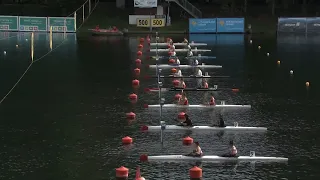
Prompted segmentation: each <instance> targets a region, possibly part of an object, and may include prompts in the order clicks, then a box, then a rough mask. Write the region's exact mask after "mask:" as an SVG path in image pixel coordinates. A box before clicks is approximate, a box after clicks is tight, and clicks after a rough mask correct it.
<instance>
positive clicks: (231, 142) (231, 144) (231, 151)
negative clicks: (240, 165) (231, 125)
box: [222, 141, 238, 157]
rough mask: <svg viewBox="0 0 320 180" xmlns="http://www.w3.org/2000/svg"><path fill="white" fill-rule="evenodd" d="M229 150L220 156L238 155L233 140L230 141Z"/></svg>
mask: <svg viewBox="0 0 320 180" xmlns="http://www.w3.org/2000/svg"><path fill="white" fill-rule="evenodd" d="M229 145H230V152H229V153H227V154H224V155H222V157H238V155H237V154H238V150H237V148H236V146H235V145H234V143H233V141H230V143H229Z"/></svg>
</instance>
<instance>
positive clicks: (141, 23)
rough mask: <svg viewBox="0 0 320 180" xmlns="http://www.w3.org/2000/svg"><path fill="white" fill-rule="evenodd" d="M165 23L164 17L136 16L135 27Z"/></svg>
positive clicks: (157, 25)
mask: <svg viewBox="0 0 320 180" xmlns="http://www.w3.org/2000/svg"><path fill="white" fill-rule="evenodd" d="M165 25H166V19H164V18H161V19H154V18H152V19H151V24H150V18H138V19H137V27H150V26H151V27H164V26H165Z"/></svg>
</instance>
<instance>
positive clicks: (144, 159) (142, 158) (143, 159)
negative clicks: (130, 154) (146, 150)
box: [140, 154, 148, 162]
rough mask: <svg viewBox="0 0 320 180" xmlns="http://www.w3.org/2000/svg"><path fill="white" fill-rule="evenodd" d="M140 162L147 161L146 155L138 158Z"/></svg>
mask: <svg viewBox="0 0 320 180" xmlns="http://www.w3.org/2000/svg"><path fill="white" fill-rule="evenodd" d="M140 161H141V162H145V161H148V155H146V154H142V155H141V156H140Z"/></svg>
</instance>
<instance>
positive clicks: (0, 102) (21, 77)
mask: <svg viewBox="0 0 320 180" xmlns="http://www.w3.org/2000/svg"><path fill="white" fill-rule="evenodd" d="M88 1H90V0H87V1H86V2H85V3H83V5H82V6H84V5H85V4H86V3H87V2H88ZM98 3H99V1H97V3H96V4H95V6H94V7H93V9H92V10H91V12H90V13H89V15H88V17H87V18H86V19H85V20H84V21H83V22H82V24H81V25H80V26H79V27H78V28H77V29H76V32H77V31H78V30H79V29H80V28H81V27H82V25H83V24H84V23H85V21H86V20H87V19H88V18H89V17H90V15H91V14H92V12H93V11H94V10H95V8H96V7H97V5H98ZM82 6H80V7H79V8H78V9H77V10H79V9H80V8H81V7H82ZM77 10H76V11H77ZM76 11H74V12H76ZM74 12H73V13H71V14H70V15H68V16H67V17H69V16H71V15H73V14H74ZM17 36H18V35H17ZM12 37H16V36H12ZM12 37H9V38H12ZM9 38H6V39H9ZM0 40H2V39H0ZM66 40H67V38H65V39H64V40H63V41H62V42H61V43H60V44H58V45H57V46H56V47H55V48H53V49H52V50H51V51H49V52H47V53H46V54H44V55H43V56H41V57H39V58H38V59H36V60H34V61H33V62H31V63H30V65H29V66H28V67H27V69H26V70H25V71H24V72H23V74H22V75H21V76H20V78H19V79H18V81H17V82H16V83H15V84H14V85H13V86H12V88H11V89H10V90H9V91H8V93H7V94H6V95H5V96H4V97H3V98H2V99H1V100H0V105H1V104H2V102H3V101H4V100H5V99H6V98H7V97H8V96H9V95H10V93H11V92H12V91H13V90H14V89H15V88H16V87H17V85H18V84H19V83H20V81H21V80H22V79H23V77H24V76H25V75H26V74H27V72H28V71H29V70H30V68H31V67H32V65H33V64H34V63H35V62H38V61H40V60H41V59H43V58H45V57H46V56H47V55H49V54H50V53H52V52H54V51H55V50H57V49H58V48H59V47H61V46H62V45H63V44H64V43H65V42H66Z"/></svg>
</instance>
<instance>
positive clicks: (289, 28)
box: [278, 17, 307, 33]
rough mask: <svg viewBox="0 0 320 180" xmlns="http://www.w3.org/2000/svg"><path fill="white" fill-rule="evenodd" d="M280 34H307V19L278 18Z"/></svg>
mask: <svg viewBox="0 0 320 180" xmlns="http://www.w3.org/2000/svg"><path fill="white" fill-rule="evenodd" d="M278 32H290V33H306V32H307V18H305V17H299V18H284V17H280V18H278Z"/></svg>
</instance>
